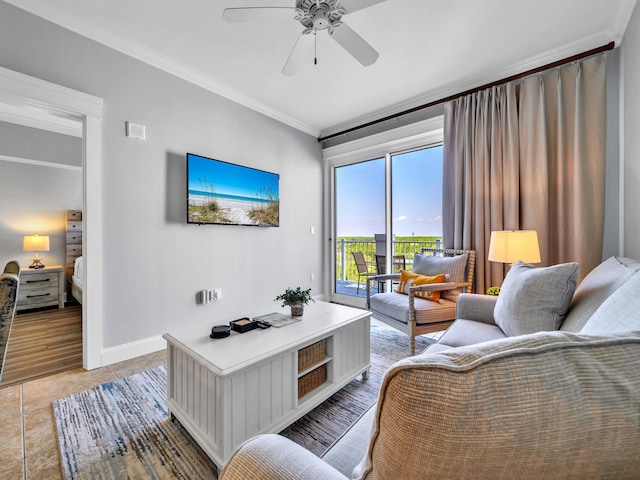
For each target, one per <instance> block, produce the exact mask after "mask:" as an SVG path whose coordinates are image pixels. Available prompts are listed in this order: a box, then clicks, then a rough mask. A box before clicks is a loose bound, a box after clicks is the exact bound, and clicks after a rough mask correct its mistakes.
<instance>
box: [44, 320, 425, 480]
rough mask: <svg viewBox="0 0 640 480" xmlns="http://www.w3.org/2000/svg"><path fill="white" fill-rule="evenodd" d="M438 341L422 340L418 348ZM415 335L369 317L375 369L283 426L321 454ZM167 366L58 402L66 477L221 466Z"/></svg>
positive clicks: (177, 474) (197, 473)
mask: <svg viewBox="0 0 640 480" xmlns="http://www.w3.org/2000/svg"><path fill="white" fill-rule="evenodd" d="M432 342H433V340H431V339H429V338H425V337H418V338H417V339H416V350H417V351H420V350H421V349H423V348H426V347H427V346H428V345H429V343H432ZM408 350H409V339H408V337H407V336H406V335H404V334H402V333H400V332H398V331H397V330H394V329H392V328H390V327H387V326H386V325H384V324H382V323H380V322H377V321H376V320H372V322H371V371H370V373H369V378H368V379H367V380H362V379H361V378H357V379H356V380H353V381H352V382H350V383H349V384H348V385H347V386H345V388H343V389H342V390H340V391H339V392H338V393H336V394H335V395H333V396H332V397H331V398H329V399H328V400H327V401H325V402H324V403H322V404H321V405H319V406H318V407H316V408H315V409H314V410H312V411H311V412H309V413H308V414H307V415H305V416H304V417H302V418H301V419H300V420H298V421H297V422H295V423H293V424H292V425H290V426H289V427H288V428H286V429H285V430H283V431H282V432H281V435H283V436H286V437H288V438H290V439H291V440H293V441H294V442H296V443H298V444H300V445H302V446H303V447H305V448H307V449H308V450H310V451H311V452H313V453H315V454H316V455H321V454H322V453H323V452H324V451H325V450H326V449H327V448H328V447H329V446H330V445H331V444H332V443H333V442H334V441H335V440H336V439H337V438H338V437H340V435H342V433H344V431H345V430H346V429H347V428H348V427H349V426H350V425H351V424H352V423H353V422H354V421H355V420H357V419H358V418H359V417H360V415H362V414H363V413H364V412H366V411H367V409H368V408H369V407H370V406H371V405H372V404H373V403H374V402H375V401H376V399H377V395H378V390H379V388H380V384H381V381H382V377H383V375H384V372H385V371H386V369H387V368H388V367H389V366H390V365H391V364H393V363H394V362H395V361H397V360H400V359H402V358H404V357H406V356H407V354H408ZM166 380H167V374H166V367H165V366H158V367H155V368H152V369H150V370H147V371H145V372H142V373H138V374H136V375H133V376H131V377H127V378H123V379H121V380H117V381H114V382H108V383H105V384H102V385H100V386H98V387H96V388H93V389H91V390H87V391H85V392H80V393H77V394H74V395H71V396H69V397H66V398H63V399H60V400H56V401H54V402H53V411H54V418H55V423H56V429H57V432H58V444H59V448H60V464H61V467H62V474H63V477H64V478H65V479H74V480H75V479H100V480H102V479H104V480H112V479H123V478H131V479H134V478H135V479H138V478H140V479H204V478H216V468H215V466H214V464H213V463H212V462H211V461H210V460H209V458H208V457H207V456H206V455H205V454H204V452H202V450H201V449H200V447H198V445H197V444H196V443H195V442H194V441H193V440H192V439H191V437H190V436H189V434H188V433H187V432H186V431H185V430H184V429H183V428H182V426H181V425H180V424H179V423H177V422H176V423H173V422H171V420H170V419H169V417H168V415H169V413H168V410H167V407H166V405H165V402H164V400H165V398H166Z"/></svg>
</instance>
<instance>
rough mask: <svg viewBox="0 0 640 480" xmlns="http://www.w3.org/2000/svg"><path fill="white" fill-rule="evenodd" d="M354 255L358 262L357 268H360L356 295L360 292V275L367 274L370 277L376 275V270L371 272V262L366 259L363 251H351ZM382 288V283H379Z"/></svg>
mask: <svg viewBox="0 0 640 480" xmlns="http://www.w3.org/2000/svg"><path fill="white" fill-rule="evenodd" d="M351 253H352V255H353V260H354V261H355V262H356V268H357V269H358V288H357V289H356V295H357V294H359V293H360V277H363V276H366V277H370V276H371V275H375V274H376V272H371V271H370V270H369V264H368V263H367V262H366V260H365V259H364V254H363V253H362V252H351ZM379 289H380V284H378V290H379Z"/></svg>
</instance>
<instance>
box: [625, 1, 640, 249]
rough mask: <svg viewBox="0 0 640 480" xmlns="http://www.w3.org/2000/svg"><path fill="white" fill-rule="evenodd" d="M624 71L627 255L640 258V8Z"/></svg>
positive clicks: (628, 39)
mask: <svg viewBox="0 0 640 480" xmlns="http://www.w3.org/2000/svg"><path fill="white" fill-rule="evenodd" d="M622 58H623V60H622V61H623V72H624V74H623V75H624V77H623V79H624V87H623V88H624V100H623V109H624V110H623V115H624V117H623V118H624V144H623V149H624V254H625V255H626V256H627V257H632V258H640V240H639V239H640V209H639V208H638V205H640V134H639V132H640V7H639V6H638V5H636V8H635V11H634V13H633V16H632V17H631V20H630V22H629V26H628V27H627V31H626V33H625V36H624V41H623V44H622Z"/></svg>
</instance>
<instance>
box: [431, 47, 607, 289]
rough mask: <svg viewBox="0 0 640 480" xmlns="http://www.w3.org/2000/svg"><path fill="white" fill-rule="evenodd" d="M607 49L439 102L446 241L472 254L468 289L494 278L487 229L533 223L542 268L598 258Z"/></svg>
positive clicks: (498, 276)
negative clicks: (473, 260) (442, 118)
mask: <svg viewBox="0 0 640 480" xmlns="http://www.w3.org/2000/svg"><path fill="white" fill-rule="evenodd" d="M605 82H606V54H600V55H597V56H594V57H591V58H588V59H585V60H582V61H579V62H576V63H572V64H570V65H566V66H564V67H560V68H558V69H554V70H552V71H550V72H547V73H545V74H542V75H535V76H531V77H528V78H526V79H524V80H522V81H520V82H519V83H514V82H511V83H507V84H503V85H499V86H497V87H493V88H491V89H487V90H484V91H480V92H477V93H474V94H471V95H468V96H465V97H460V98H458V99H456V100H453V101H451V102H448V103H447V104H446V105H445V132H444V183H443V216H444V232H443V233H444V243H445V246H446V247H447V248H472V249H475V250H476V252H477V264H476V281H475V290H476V291H477V292H484V291H485V290H486V289H487V288H488V287H489V286H492V285H501V284H502V280H503V279H504V275H505V273H506V266H505V265H502V264H496V263H493V262H488V261H487V260H486V257H487V252H488V249H489V239H490V237H491V231H492V230H522V229H532V230H537V232H538V238H539V240H540V252H541V256H542V262H541V264H540V265H541V266H543V265H552V264H556V263H562V262H568V261H577V262H578V263H579V264H580V275H581V278H582V277H584V275H586V273H588V272H589V271H590V270H591V269H592V268H593V267H595V266H596V265H597V264H598V263H600V261H601V259H602V239H603V225H604V176H605V121H606V118H605V112H606V105H605V100H606V91H605Z"/></svg>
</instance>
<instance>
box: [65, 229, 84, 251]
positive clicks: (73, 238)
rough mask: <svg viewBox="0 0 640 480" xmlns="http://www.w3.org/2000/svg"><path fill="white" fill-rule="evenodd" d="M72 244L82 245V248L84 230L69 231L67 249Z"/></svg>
mask: <svg viewBox="0 0 640 480" xmlns="http://www.w3.org/2000/svg"><path fill="white" fill-rule="evenodd" d="M70 245H80V248H82V232H81V231H80V232H73V233H67V249H68V248H69V246H70Z"/></svg>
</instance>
